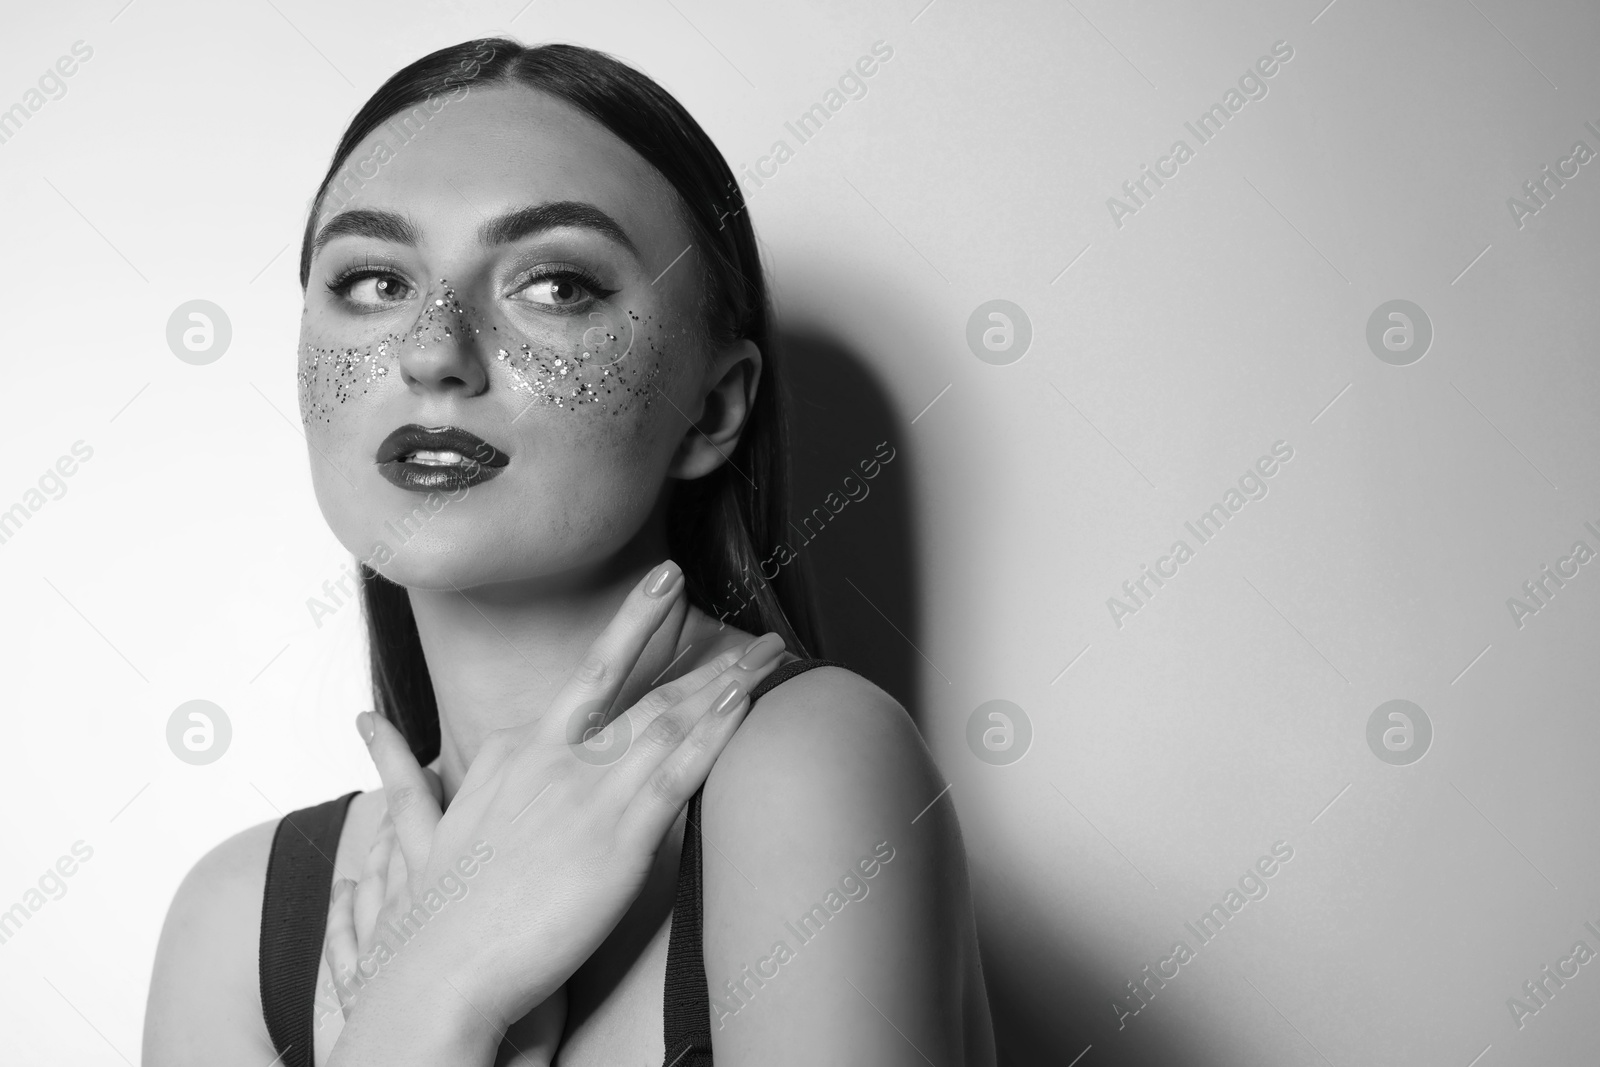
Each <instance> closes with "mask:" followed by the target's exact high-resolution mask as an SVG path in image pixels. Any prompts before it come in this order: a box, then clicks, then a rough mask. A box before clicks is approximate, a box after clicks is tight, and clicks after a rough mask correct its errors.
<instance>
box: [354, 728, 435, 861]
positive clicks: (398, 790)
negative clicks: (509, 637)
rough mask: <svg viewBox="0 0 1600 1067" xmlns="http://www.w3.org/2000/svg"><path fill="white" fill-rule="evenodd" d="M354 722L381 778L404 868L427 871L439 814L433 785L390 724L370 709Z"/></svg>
mask: <svg viewBox="0 0 1600 1067" xmlns="http://www.w3.org/2000/svg"><path fill="white" fill-rule="evenodd" d="M356 723H357V728H358V729H359V730H361V734H362V737H363V738H364V739H366V740H367V751H368V752H369V753H370V754H371V756H372V762H373V763H374V764H375V765H376V766H377V768H378V777H379V778H381V779H383V798H384V802H385V803H386V804H387V805H388V808H389V818H390V819H392V820H393V821H394V832H395V839H396V841H397V842H398V844H399V845H400V851H401V852H403V853H405V857H406V867H407V868H408V869H409V870H412V871H423V870H427V868H428V848H429V845H430V843H431V842H432V841H433V831H434V827H436V826H438V825H439V814H440V809H439V801H438V800H436V799H434V793H433V786H432V785H431V784H430V782H429V780H428V776H427V774H426V772H424V771H423V769H422V768H421V767H420V766H418V765H417V761H416V758H415V757H414V756H412V755H411V748H410V746H408V745H407V744H406V741H405V738H403V737H401V736H400V731H399V730H396V729H395V728H394V724H393V723H391V722H389V721H388V720H387V719H385V718H384V717H383V716H381V715H376V714H374V713H372V712H370V711H363V712H362V713H361V714H360V715H357V716H356Z"/></svg>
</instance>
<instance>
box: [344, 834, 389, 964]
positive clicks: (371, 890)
mask: <svg viewBox="0 0 1600 1067" xmlns="http://www.w3.org/2000/svg"><path fill="white" fill-rule="evenodd" d="M394 840H395V839H394V823H393V822H391V821H390V819H389V816H388V815H385V816H384V817H383V822H382V823H380V824H379V826H378V834H377V836H376V837H375V838H374V839H373V842H372V847H371V848H370V849H368V850H367V861H366V863H365V864H363V865H362V868H361V881H360V882H359V883H358V884H357V885H356V892H355V906H354V911H355V921H356V944H357V945H358V946H359V947H360V949H361V950H362V951H363V952H365V951H366V950H367V947H368V945H369V943H370V942H371V940H372V929H373V927H375V926H376V925H377V924H378V912H379V911H381V910H383V902H384V899H385V897H386V896H387V892H388V888H389V887H388V879H389V858H390V856H391V855H393V854H394V853H395V852H397V851H399V850H398V849H396V848H395V847H394Z"/></svg>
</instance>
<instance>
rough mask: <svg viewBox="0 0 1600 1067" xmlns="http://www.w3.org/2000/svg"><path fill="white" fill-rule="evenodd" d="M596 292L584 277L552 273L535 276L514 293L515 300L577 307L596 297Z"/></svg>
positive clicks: (549, 305) (544, 304)
mask: <svg viewBox="0 0 1600 1067" xmlns="http://www.w3.org/2000/svg"><path fill="white" fill-rule="evenodd" d="M594 295H595V294H594V292H593V291H592V290H591V289H590V287H589V285H587V284H586V283H585V282H584V281H583V280H582V279H580V278H578V277H576V276H574V275H570V274H551V275H546V276H545V277H542V278H535V279H533V281H531V282H529V283H528V284H527V285H525V286H523V287H522V288H521V289H519V290H517V291H516V292H515V293H513V294H512V299H513V300H523V301H526V302H527V303H530V304H540V305H543V306H544V307H558V308H561V307H575V306H577V305H579V304H582V303H584V302H585V301H586V300H589V299H591V298H593V297H594Z"/></svg>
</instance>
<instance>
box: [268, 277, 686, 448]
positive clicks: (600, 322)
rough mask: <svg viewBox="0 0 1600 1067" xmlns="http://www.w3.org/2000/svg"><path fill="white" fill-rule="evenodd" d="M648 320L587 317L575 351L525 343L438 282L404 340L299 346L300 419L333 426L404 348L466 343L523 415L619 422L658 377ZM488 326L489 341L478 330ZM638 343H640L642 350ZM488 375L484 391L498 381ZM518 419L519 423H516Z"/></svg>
mask: <svg viewBox="0 0 1600 1067" xmlns="http://www.w3.org/2000/svg"><path fill="white" fill-rule="evenodd" d="M650 319H651V317H650V316H645V318H644V319H642V320H641V319H640V317H639V316H638V315H637V314H635V313H634V312H632V311H627V312H622V311H614V310H608V311H607V312H606V313H601V312H598V311H597V312H591V313H590V314H589V321H590V322H591V323H592V325H590V326H589V327H588V328H587V329H586V330H585V331H584V332H583V335H582V338H581V340H580V341H579V342H578V343H577V344H576V345H574V344H573V342H572V341H570V340H566V339H562V340H559V341H554V340H539V339H537V338H529V339H527V340H524V339H523V338H525V337H528V335H527V334H526V332H524V331H520V330H518V329H516V328H515V327H514V326H512V325H511V323H509V322H505V323H504V328H502V326H501V324H497V323H495V322H494V321H492V320H491V317H489V316H485V315H483V314H482V313H481V312H479V311H478V310H477V309H476V308H474V307H471V306H469V305H464V304H463V303H462V302H461V301H460V299H459V298H458V297H457V295H456V290H455V287H454V286H453V285H451V284H450V281H449V279H447V278H440V279H439V283H438V287H437V288H436V289H435V290H434V291H433V292H430V293H429V294H428V299H427V300H426V301H425V302H424V303H423V307H422V312H421V313H420V314H419V315H418V316H417V320H416V322H414V323H413V324H412V325H411V328H410V329H409V330H407V331H405V332H404V333H389V334H386V335H384V336H383V337H382V338H380V339H379V340H377V341H376V342H373V343H371V344H367V345H360V346H347V347H319V346H315V345H311V344H309V343H307V344H302V345H301V346H300V364H299V372H298V374H297V382H298V385H299V394H300V417H301V419H302V420H303V421H304V422H305V423H307V424H310V423H312V422H323V423H331V422H332V417H333V414H334V412H335V411H336V410H337V409H338V407H339V406H341V405H343V404H345V403H347V402H348V401H349V400H350V399H351V398H352V397H359V396H364V395H365V394H366V393H367V392H368V391H369V389H370V388H372V387H373V386H375V385H376V384H377V383H379V382H381V381H382V380H383V379H385V378H386V377H388V375H389V373H390V370H391V368H392V366H393V365H394V364H395V363H396V362H397V361H398V359H399V356H400V352H401V351H402V350H403V349H404V348H406V347H415V348H418V349H424V350H425V349H427V348H429V347H430V346H431V345H436V344H449V343H460V344H466V343H472V344H478V345H482V346H483V347H484V349H485V355H486V356H487V355H488V353H489V352H493V355H494V359H493V363H494V364H496V365H498V366H500V367H502V368H503V385H504V386H505V387H506V388H509V389H511V390H512V391H513V392H515V393H517V394H518V395H520V396H524V397H526V398H527V405H526V407H524V408H523V411H526V410H527V409H528V408H530V407H533V406H535V405H553V406H555V407H558V408H562V409H565V410H568V411H577V410H579V409H581V408H594V409H597V410H603V411H605V412H606V413H608V414H611V415H620V414H622V413H623V412H624V411H626V410H628V409H629V408H631V407H632V405H633V402H634V401H635V400H637V401H638V402H639V403H640V405H641V406H642V407H643V408H646V409H648V408H649V406H650V403H651V401H652V400H653V398H654V395H655V393H656V392H657V391H658V390H657V389H656V388H655V381H656V379H657V378H659V376H660V374H661V358H660V351H659V349H658V347H657V345H656V343H655V340H654V339H653V338H650V339H647V340H646V339H644V337H643V335H644V333H645V330H646V327H647V324H648V323H649V322H650ZM482 321H489V336H488V337H485V336H484V331H483V327H482V326H481V325H480V324H479V323H480V322H482ZM641 342H642V343H641ZM641 347H642V348H643V349H645V350H647V351H639V349H640V348H641ZM496 377H497V376H496V375H495V373H494V371H493V369H492V368H491V370H490V388H491V389H492V388H494V386H495V384H496V382H495V378H496ZM520 414H521V413H520V412H519V417H520Z"/></svg>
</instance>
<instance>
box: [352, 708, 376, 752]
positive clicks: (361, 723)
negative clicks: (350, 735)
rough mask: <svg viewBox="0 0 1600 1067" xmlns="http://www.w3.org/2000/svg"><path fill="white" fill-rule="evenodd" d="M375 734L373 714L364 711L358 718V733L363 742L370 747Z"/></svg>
mask: <svg viewBox="0 0 1600 1067" xmlns="http://www.w3.org/2000/svg"><path fill="white" fill-rule="evenodd" d="M374 732H375V731H374V728H373V725H372V712H370V711H363V712H362V713H361V714H359V715H357V716H356V733H358V734H360V735H361V740H362V741H363V742H365V743H366V744H369V745H370V744H372V738H373V735H374Z"/></svg>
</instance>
